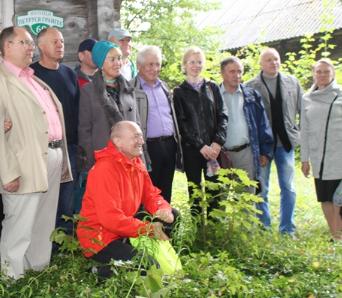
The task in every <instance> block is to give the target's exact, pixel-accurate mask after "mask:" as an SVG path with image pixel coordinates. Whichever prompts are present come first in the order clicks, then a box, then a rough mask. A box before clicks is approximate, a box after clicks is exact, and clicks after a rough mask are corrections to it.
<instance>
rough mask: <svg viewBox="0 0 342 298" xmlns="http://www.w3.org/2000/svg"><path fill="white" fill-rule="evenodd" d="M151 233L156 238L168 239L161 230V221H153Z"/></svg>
mask: <svg viewBox="0 0 342 298" xmlns="http://www.w3.org/2000/svg"><path fill="white" fill-rule="evenodd" d="M152 227H153V235H154V237H155V238H156V239H158V240H169V237H167V235H166V234H165V233H164V231H163V224H162V223H161V222H153V223H152Z"/></svg>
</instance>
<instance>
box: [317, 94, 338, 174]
mask: <svg viewBox="0 0 342 298" xmlns="http://www.w3.org/2000/svg"><path fill="white" fill-rule="evenodd" d="M337 98H338V95H336V96H335V98H334V99H333V101H332V103H331V104H330V107H329V112H328V117H327V122H326V124H325V135H324V145H323V156H322V161H321V168H320V170H319V178H320V179H322V175H323V166H324V159H325V152H326V149H327V136H328V128H329V120H330V115H331V110H332V107H333V104H334V103H335V101H336V99H337Z"/></svg>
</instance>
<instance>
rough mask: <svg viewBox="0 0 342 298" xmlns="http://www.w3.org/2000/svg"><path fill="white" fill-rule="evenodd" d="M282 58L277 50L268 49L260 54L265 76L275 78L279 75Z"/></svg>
mask: <svg viewBox="0 0 342 298" xmlns="http://www.w3.org/2000/svg"><path fill="white" fill-rule="evenodd" d="M280 64H281V61H280V56H279V53H278V51H277V50H276V49H274V48H266V49H264V50H263V51H262V52H261V54H260V66H261V70H262V71H263V72H264V74H266V75H268V76H271V77H274V76H277V75H278V73H279V68H280Z"/></svg>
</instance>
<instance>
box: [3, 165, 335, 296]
mask: <svg viewBox="0 0 342 298" xmlns="http://www.w3.org/2000/svg"><path fill="white" fill-rule="evenodd" d="M275 173H276V172H275V169H274V168H273V169H272V180H271V189H270V204H271V213H272V215H273V226H272V230H271V231H266V232H265V231H261V230H260V228H259V227H258V226H257V225H256V224H255V223H254V222H253V220H252V219H253V218H254V216H251V214H250V213H248V212H246V210H247V209H246V208H247V207H246V206H247V205H246V204H245V202H244V200H246V202H247V201H248V200H249V197H248V196H246V197H243V196H242V197H240V201H237V200H234V199H233V200H231V202H229V204H231V205H227V206H228V207H227V208H228V209H227V210H230V211H231V212H230V213H229V216H227V215H226V214H222V213H218V217H217V218H216V221H214V222H209V224H208V225H207V226H205V227H204V232H203V231H200V230H198V231H197V232H196V225H194V224H193V223H192V222H191V218H190V217H189V216H188V214H189V212H188V209H189V208H188V202H187V184H186V179H185V176H184V174H182V173H176V175H175V181H174V191H173V203H174V205H175V206H176V207H177V208H179V209H180V210H181V211H182V217H183V223H182V225H181V229H180V233H179V234H178V235H177V236H176V237H175V242H174V245H175V248H176V249H177V250H178V251H179V253H180V255H181V260H182V264H183V274H181V275H179V276H171V277H166V276H162V275H161V273H160V272H159V271H158V270H156V269H155V268H152V269H151V270H150V271H148V273H147V276H146V277H143V276H140V273H139V272H137V270H135V269H132V268H127V267H120V266H119V267H118V266H114V269H115V271H114V276H113V277H112V278H111V279H109V280H107V281H104V282H101V281H99V280H98V279H97V276H96V275H95V274H93V273H91V270H90V269H91V267H92V265H93V264H92V263H91V262H89V261H86V260H85V259H84V258H83V257H82V256H81V255H80V254H79V252H78V251H76V252H74V253H70V252H66V253H65V254H62V255H58V256H55V257H54V258H53V260H52V263H51V266H50V267H49V268H47V269H46V270H45V271H43V272H41V273H37V272H30V273H28V274H27V275H26V276H25V278H23V279H21V280H19V281H17V282H16V283H11V282H8V281H7V280H6V279H4V278H0V297H16V298H17V297H25V298H26V297H44V298H45V297H101V298H102V297H119V298H121V297H172V298H174V297H176V298H177V297H179V298H184V297H192V298H194V297H196V298H197V297H212V298H213V297H258V298H259V297H260V298H263V297H265V298H266V297H272V298H275V297H291V298H292V297H308V298H314V297H317V298H320V297H324V298H325V297H333V298H335V297H337V298H339V297H342V245H341V244H332V243H330V242H329V241H328V240H329V234H328V229H327V226H326V223H325V220H324V218H323V215H322V212H321V209H320V206H319V204H318V203H317V201H316V198H315V192H314V188H313V181H312V179H306V178H304V176H303V175H302V174H301V173H300V171H299V169H297V170H296V188H297V207H296V225H297V228H298V238H299V239H298V240H292V239H291V238H289V237H282V236H280V235H279V233H278V232H277V231H278V223H279V219H278V218H279V211H278V210H279V188H278V186H277V180H276V179H277V177H276V174H275ZM230 207H232V208H231V209H229V208H230ZM239 208H240V210H238V209H239ZM227 212H228V211H227ZM202 232H203V234H201V233H202ZM202 235H205V238H204V240H205V241H203V239H202V241H198V238H201V237H202Z"/></svg>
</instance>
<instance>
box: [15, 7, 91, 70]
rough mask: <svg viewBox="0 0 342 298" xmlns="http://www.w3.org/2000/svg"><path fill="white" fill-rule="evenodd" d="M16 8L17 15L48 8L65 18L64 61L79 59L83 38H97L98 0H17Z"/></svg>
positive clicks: (71, 61)
mask: <svg viewBox="0 0 342 298" xmlns="http://www.w3.org/2000/svg"><path fill="white" fill-rule="evenodd" d="M14 9H15V14H16V15H26V14H27V11H30V10H35V9H46V10H50V11H52V12H53V13H54V15H56V16H58V17H62V18H63V19H64V28H63V29H60V30H61V32H62V34H63V37H64V40H65V57H64V62H69V63H71V64H72V63H73V62H75V61H77V49H78V45H79V43H80V42H81V41H82V40H83V39H85V38H87V37H94V38H97V11H96V9H97V1H96V0H15V7H14ZM94 10H95V11H94Z"/></svg>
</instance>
